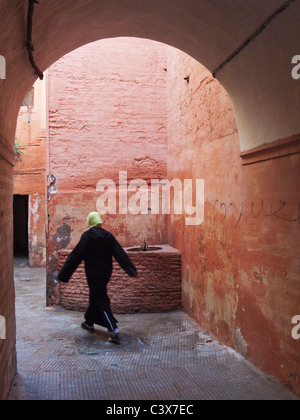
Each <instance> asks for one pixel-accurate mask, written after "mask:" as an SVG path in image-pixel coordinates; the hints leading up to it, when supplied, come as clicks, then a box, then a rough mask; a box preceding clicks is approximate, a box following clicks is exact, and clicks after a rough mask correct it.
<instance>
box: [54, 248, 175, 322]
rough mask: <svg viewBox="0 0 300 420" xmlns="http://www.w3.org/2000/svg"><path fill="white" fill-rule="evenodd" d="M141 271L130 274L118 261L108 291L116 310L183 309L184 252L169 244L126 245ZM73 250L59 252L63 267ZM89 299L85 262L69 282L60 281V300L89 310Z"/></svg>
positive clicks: (161, 310) (66, 305)
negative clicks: (182, 258)
mask: <svg viewBox="0 0 300 420" xmlns="http://www.w3.org/2000/svg"><path fill="white" fill-rule="evenodd" d="M125 251H126V252H127V253H128V255H129V257H130V259H131V260H132V262H133V263H134V265H135V266H136V268H137V270H138V277H129V276H127V274H126V273H125V272H124V271H123V270H122V269H121V267H120V266H119V265H118V263H117V262H116V261H114V270H113V275H112V278H111V281H110V283H109V285H108V293H109V296H110V299H111V306H112V310H113V312H114V313H117V314H118V313H139V312H140V313H153V312H167V311H174V310H178V309H181V308H182V286H181V253H180V251H178V250H177V249H175V248H173V247H171V246H169V245H158V246H150V247H149V248H148V250H147V251H142V250H141V249H140V248H139V247H131V248H125ZM70 252H71V250H63V251H59V265H60V267H62V265H63V264H64V262H65V260H66V259H67V257H68V255H69V254H70ZM88 302H89V288H88V285H87V281H86V277H85V271H84V265H83V264H81V265H80V266H79V267H78V269H77V270H76V272H75V273H74V274H73V276H72V278H71V279H70V281H69V283H68V284H63V283H61V284H60V303H61V305H62V306H63V307H64V308H66V309H69V310H76V311H86V309H87V307H88Z"/></svg>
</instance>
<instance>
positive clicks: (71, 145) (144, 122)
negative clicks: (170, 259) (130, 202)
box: [48, 38, 167, 301]
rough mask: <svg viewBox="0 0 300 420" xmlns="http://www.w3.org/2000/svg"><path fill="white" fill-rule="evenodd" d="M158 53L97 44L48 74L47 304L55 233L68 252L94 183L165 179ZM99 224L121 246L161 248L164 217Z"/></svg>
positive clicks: (140, 44) (94, 196)
mask: <svg viewBox="0 0 300 420" xmlns="http://www.w3.org/2000/svg"><path fill="white" fill-rule="evenodd" d="M165 50H166V46H164V45H162V44H159V43H155V42H151V41H147V40H137V39H124V38H119V39H117V40H103V41H100V42H97V43H93V44H90V45H87V46H85V47H83V48H82V49H80V50H77V51H74V52H73V53H72V54H69V55H68V56H66V57H64V58H63V59H61V60H60V61H58V62H57V63H56V64H55V65H53V66H52V67H51V68H50V69H49V95H50V96H49V100H50V103H49V118H50V121H49V161H50V174H51V175H53V176H55V180H56V181H55V187H54V188H55V190H54V191H52V192H53V194H50V196H49V204H48V214H49V250H48V264H49V267H48V268H49V274H48V290H49V292H48V294H49V296H52V297H50V301H53V290H52V289H53V288H52V285H53V273H54V272H55V270H57V251H58V249H60V248H61V245H60V238H61V236H60V235H58V234H57V231H59V230H62V231H64V232H66V229H67V231H68V236H69V237H68V241H67V243H65V242H64V243H63V245H64V246H65V247H68V248H70V247H74V246H75V245H76V242H77V241H78V240H79V239H80V236H81V234H82V233H83V231H84V230H86V229H87V226H86V218H87V215H88V213H89V212H91V211H95V210H97V206H96V205H97V200H98V198H99V196H100V195H101V193H100V192H97V185H98V182H99V181H100V180H102V179H110V180H112V181H113V182H115V184H116V188H118V184H119V172H120V171H126V172H127V179H128V182H130V181H131V180H132V179H143V180H145V181H146V182H150V180H151V179H152V178H154V179H161V178H166V176H167V160H166V154H167V114H166V76H167V72H166V53H165ZM116 193H117V199H118V191H117V192H116ZM149 212H150V210H149ZM103 219H104V220H105V222H106V224H105V228H106V229H108V230H110V231H111V232H112V233H113V234H114V235H115V236H116V237H117V238H118V240H119V241H120V243H121V244H122V245H123V246H136V245H140V243H142V242H143V241H144V240H146V241H147V242H148V243H149V244H161V243H166V242H167V228H166V218H165V216H164V215H149V217H148V215H140V216H136V217H134V216H132V215H131V214H127V215H120V214H119V212H117V214H115V215H111V214H108V215H106V216H104V217H103ZM64 226H65V227H66V229H64V228H63V227H64ZM54 296H56V295H55V293H54ZM54 299H56V297H55V298H54Z"/></svg>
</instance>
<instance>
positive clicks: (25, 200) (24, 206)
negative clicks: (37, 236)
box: [14, 195, 29, 259]
mask: <svg viewBox="0 0 300 420" xmlns="http://www.w3.org/2000/svg"><path fill="white" fill-rule="evenodd" d="M28 204H29V196H28V195H14V256H15V257H21V258H26V259H28V258H29V247H28V240H29V237H28Z"/></svg>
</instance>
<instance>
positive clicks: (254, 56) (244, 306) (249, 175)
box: [0, 0, 300, 395]
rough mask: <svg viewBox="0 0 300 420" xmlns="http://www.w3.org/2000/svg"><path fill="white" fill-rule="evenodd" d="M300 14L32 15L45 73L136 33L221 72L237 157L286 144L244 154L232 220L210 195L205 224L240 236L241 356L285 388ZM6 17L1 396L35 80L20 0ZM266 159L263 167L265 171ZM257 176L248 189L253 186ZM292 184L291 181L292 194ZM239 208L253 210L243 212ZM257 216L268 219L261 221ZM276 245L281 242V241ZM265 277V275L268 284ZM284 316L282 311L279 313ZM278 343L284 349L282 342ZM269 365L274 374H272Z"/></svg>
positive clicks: (205, 7) (170, 8) (131, 7)
mask: <svg viewBox="0 0 300 420" xmlns="http://www.w3.org/2000/svg"><path fill="white" fill-rule="evenodd" d="M2 3H3V2H2ZM299 7H300V5H299V2H296V1H287V2H282V1H275V2H274V1H266V2H263V4H262V2H261V1H258V0H257V1H255V2H254V3H253V2H251V5H250V4H247V3H245V2H243V1H237V2H234V3H230V4H228V2H227V1H211V2H209V3H208V2H206V1H200V2H199V1H197V2H188V3H184V4H183V3H182V2H181V1H179V0H178V1H177V0H176V1H174V0H171V1H165V2H163V3H162V2H160V1H151V2H143V3H141V2H139V1H135V0H127V1H118V2H115V3H114V4H113V5H112V4H111V3H110V2H103V1H101V2H100V1H92V0H90V1H86V2H85V3H84V4H82V3H80V4H77V3H75V4H74V2H72V1H66V2H64V4H63V5H62V4H61V2H58V1H52V2H51V4H50V3H49V2H40V4H39V5H38V6H37V8H36V10H35V15H34V26H33V40H34V47H35V51H34V56H35V60H36V62H37V63H38V65H39V67H40V68H41V69H42V70H45V69H46V68H48V67H49V66H50V65H51V64H52V63H53V62H55V61H56V60H57V59H58V58H60V57H61V56H63V55H64V54H66V53H67V52H69V51H72V50H73V49H75V48H77V47H79V46H81V45H84V44H86V43H88V42H91V41H94V40H97V39H101V38H105V37H116V36H121V35H126V36H137V37H142V38H149V39H154V40H157V41H161V42H164V43H166V44H169V45H173V46H175V47H177V48H179V49H181V50H183V51H185V52H187V53H188V54H190V55H191V56H193V57H194V58H195V59H197V60H198V61H200V62H202V63H203V64H204V65H205V66H206V67H207V68H208V69H209V70H210V71H211V72H215V71H216V76H217V78H218V80H220V82H221V83H222V84H223V86H224V87H225V89H226V90H227V92H228V93H229V95H230V98H231V100H232V103H233V106H234V110H235V115H236V119H237V124H238V128H239V135H240V144H241V150H242V151H244V152H246V151H249V150H250V149H252V148H255V147H259V146H261V145H263V144H271V143H272V142H275V141H277V140H281V142H280V144H277V145H276V147H275V148H265V149H264V150H255V151H253V153H252V154H249V153H248V155H247V156H246V157H244V159H246V161H245V160H244V162H245V163H247V166H244V167H243V182H244V183H243V188H242V191H243V193H242V197H241V198H242V200H241V206H240V208H236V209H235V210H236V213H235V216H236V214H237V218H236V217H233V218H231V213H230V210H232V208H233V206H232V203H231V202H230V198H229V197H228V201H227V202H225V200H224V199H221V200H220V201H218V200H217V198H216V202H215V207H214V208H215V209H216V208H217V207H218V206H219V208H220V212H219V213H220V214H221V213H222V212H223V218H222V217H220V216H218V217H220V218H219V219H218V218H217V217H216V218H212V223H215V226H216V224H217V225H219V227H221V228H222V232H223V233H224V232H225V231H226V227H225V226H224V222H225V221H226V220H229V219H230V220H231V223H233V225H234V226H236V227H237V228H239V231H238V232H239V233H238V236H239V237H242V238H244V239H243V240H245V241H244V242H243V245H244V246H243V247H242V248H241V254H242V256H243V257H244V258H243V259H241V255H239V256H238V258H235V264H236V267H237V270H236V273H239V280H240V284H239V287H241V289H240V290H242V291H243V293H242V296H241V298H240V300H239V305H238V309H237V311H236V318H235V322H236V324H237V328H236V337H238V338H239V341H240V342H241V343H244V341H245V342H246V344H247V346H248V356H249V357H250V358H251V359H252V360H254V361H256V363H257V364H258V365H259V366H261V367H264V369H265V370H267V371H268V372H270V373H272V374H274V375H276V376H277V377H278V378H279V379H281V380H283V381H285V382H287V381H288V378H289V377H291V375H296V376H297V374H299V366H298V364H297V354H298V350H297V343H296V342H295V341H291V338H290V331H289V326H288V325H289V319H290V318H292V317H291V315H292V311H296V310H297V306H296V304H297V302H296V297H297V294H296V295H295V294H294V298H291V297H290V295H291V293H289V291H288V290H294V291H295V290H296V291H297V290H298V288H297V283H296V279H297V275H298V274H299V269H298V268H297V267H298V265H297V264H298V257H297V252H296V251H297V241H298V237H299V236H298V235H299V232H298V229H299V226H298V225H297V223H298V222H299V214H298V211H297V209H298V204H297V203H298V202H299V201H298V197H297V196H296V195H297V194H295V191H298V190H299V188H298V187H295V185H298V183H299V169H298V167H299V165H298V163H297V162H298V161H297V159H298V151H299V141H298V140H299V131H300V120H299V115H298V109H299V97H300V95H299V91H300V85H299V83H298V82H297V81H295V79H293V78H292V77H291V70H292V65H291V60H292V57H293V56H295V55H296V54H297V53H298V51H297V40H298V39H299V35H300V34H299V31H300V28H299V25H298V21H297V16H298V15H299ZM1 9H3V13H2V15H1V16H3V17H2V19H1V20H2V21H1V27H2V28H3V34H5V35H4V36H3V38H2V39H1V43H0V47H1V51H0V52H1V54H2V56H4V57H5V59H6V63H7V69H6V70H7V78H6V80H1V81H0V97H1V107H0V126H1V132H0V138H1V159H2V161H3V165H2V168H1V171H2V181H1V186H2V191H3V192H2V198H1V208H0V211H1V220H0V223H1V243H0V249H1V255H3V257H2V260H1V265H2V263H3V265H2V267H3V268H2V272H1V279H2V285H3V286H2V291H1V296H3V297H5V298H3V299H5V302H6V303H5V305H4V306H3V309H2V311H3V312H4V313H3V314H1V315H4V316H5V317H6V320H7V324H8V325H9V327H10V328H9V332H8V334H7V339H6V340H5V342H1V344H0V345H1V348H0V349H1V353H2V354H3V359H2V360H3V365H2V366H3V368H2V369H3V377H5V378H6V380H5V383H4V384H3V385H2V388H1V395H5V394H6V392H7V389H8V386H9V383H10V381H11V378H12V376H13V374H14V372H15V355H14V350H13V349H14V337H15V329H14V309H13V307H14V305H13V302H14V296H13V295H14V292H13V281H12V227H11V222H12V164H13V162H14V154H13V152H12V148H11V146H12V144H13V138H14V131H15V124H16V117H17V113H18V109H19V107H20V104H21V101H22V99H23V97H24V96H25V93H26V92H27V91H28V89H29V88H30V87H31V85H32V84H33V81H34V80H35V78H36V75H35V74H34V72H33V71H32V68H31V66H30V64H29V62H28V57H27V51H26V48H24V41H25V32H26V29H25V28H26V12H27V10H26V9H27V8H26V4H24V2H22V1H21V0H11V1H10V2H9V5H7V4H3V5H1ZM228 28H230V30H228ZM224 34H226V36H224ZM223 64H224V67H222V65H223ZM225 64H226V65H225ZM220 66H221V67H220ZM20 69H21V71H20ZM218 69H220V71H217V70H218ZM294 136H296V137H294ZM270 156H271V157H270ZM274 159H276V160H275V161H274ZM262 162H267V163H266V164H265V165H264V164H263V163H262ZM278 162H280V164H279V163H278ZM274 173H275V174H276V176H277V177H279V179H280V182H279V183H278V184H277V185H276V192H275V195H276V198H274V194H273V193H272V186H273V184H272V182H271V179H270V178H272V175H270V174H274ZM254 176H256V183H255V185H254V184H253V183H252V182H251V180H252V179H253V177H254ZM266 176H267V179H269V180H270V182H269V184H268V185H266V184H265V182H264V179H265V177H266ZM291 180H293V181H294V184H293V185H294V187H292V188H291V187H290V185H291ZM254 197H255V198H256V200H255V198H254ZM263 197H264V198H263ZM279 197H281V198H279ZM257 199H258V202H257ZM272 200H273V201H272ZM274 200H275V202H274ZM245 209H248V213H246V211H245ZM247 214H248V216H249V215H250V216H252V217H254V219H255V220H254V221H253V220H251V222H253V223H250V217H247V219H246V220H245V218H244V220H243V217H244V216H245V215H247ZM259 217H261V218H263V217H265V218H267V221H268V223H267V225H266V224H265V223H264V220H263V219H261V220H259V219H258V218H259ZM242 220H243V221H244V224H243V225H242V224H241V221H242ZM258 220H259V221H258ZM254 222H255V223H254ZM241 226H242V229H241ZM292 227H295V228H294V229H292ZM227 228H228V227H227ZM262 228H263V229H265V231H264V235H263V237H261V238H260V240H261V244H262V245H261V244H258V243H256V242H255V241H256V238H257V236H258V235H259V234H260V233H261V231H262ZM274 231H277V232H278V231H279V232H280V235H281V238H280V237H278V236H277V238H276V241H275V242H276V243H275V244H273V245H272V249H270V248H268V243H269V241H268V238H269V237H270V236H269V235H270V234H272V233H274ZM219 233H220V232H219ZM282 237H285V238H287V239H285V241H283V240H282ZM217 238H219V236H218V234H217ZM283 242H284V244H283ZM222 246H223V245H222ZM228 255H229V254H228ZM278 256H280V259H279V260H278V266H277V265H276V267H275V268H274V258H276V257H277V258H278ZM242 261H243V262H242ZM245 261H246V263H245ZM262 266H263V267H264V268H263V269H262V268H261V267H262ZM266 273H269V274H268V275H267V281H266V277H265V276H266ZM270 273H271V274H270ZM272 273H273V277H274V278H275V281H274V282H273V283H272V284H271V285H270V284H269V285H268V288H267V291H268V292H266V290H265V289H264V286H265V285H266V283H267V284H268V281H269V282H270V281H271V280H270V278H271V277H272ZM274 274H275V276H274ZM253 279H254V280H253ZM283 279H287V280H288V282H289V283H288V284H289V286H288V287H287V289H286V293H285V294H284V296H282V298H281V299H279V301H277V305H276V311H275V313H271V312H272V311H271V308H272V300H274V296H275V295H276V290H278V287H280V281H281V280H283ZM248 280H249V281H254V283H255V285H254V287H256V288H257V287H258V288H259V290H254V289H253V288H249V284H248ZM250 284H251V283H250ZM295 296H296V297H295ZM251 298H254V301H252V299H251ZM1 301H2V299H1ZM288 304H289V307H290V308H289V310H287V305H288ZM284 308H285V311H284V313H283V314H281V315H280V311H281V310H282V309H284ZM247 310H248V311H250V312H252V314H253V313H254V314H256V315H257V317H256V322H255V323H254V324H253V321H251V319H252V320H253V319H255V317H254V318H253V316H252V317H250V316H249V317H248V316H247V315H246V314H245V313H247ZM270 311H271V312H270ZM293 315H295V314H293ZM262 323H263V325H264V328H266V329H267V331H268V333H269V334H271V336H272V339H271V340H270V343H269V348H272V346H274V345H275V346H276V347H278V348H279V347H281V350H282V349H283V348H285V349H286V350H282V351H280V354H279V356H278V355H276V363H274V360H268V356H269V354H268V350H267V347H268V346H265V350H263V351H261V350H262V347H263V346H264V345H265V343H264V337H265V330H263V331H260V334H258V335H257V334H256V335H255V336H254V335H252V334H251V332H250V330H251V328H253V326H254V325H256V327H257V325H262ZM256 331H258V330H257V328H256ZM272 331H273V333H272ZM231 338H232V337H231ZM282 342H284V343H285V344H284V345H282ZM280 343H281V346H280ZM247 346H246V347H247ZM288 349H289V350H288ZM291 349H292V350H291ZM286 352H287V353H286ZM287 354H288V356H287ZM282 360H284V361H286V360H287V362H286V363H285V362H284V368H280V365H281V361H282ZM274 364H275V365H276V366H277V367H275V368H274V367H273V366H272V365H274ZM1 376H2V375H1Z"/></svg>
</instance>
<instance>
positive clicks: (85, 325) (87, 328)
mask: <svg viewBox="0 0 300 420" xmlns="http://www.w3.org/2000/svg"><path fill="white" fill-rule="evenodd" d="M81 328H83V329H84V330H87V331H90V332H94V326H93V325H88V324H87V323H86V322H83V323H82V324H81Z"/></svg>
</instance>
